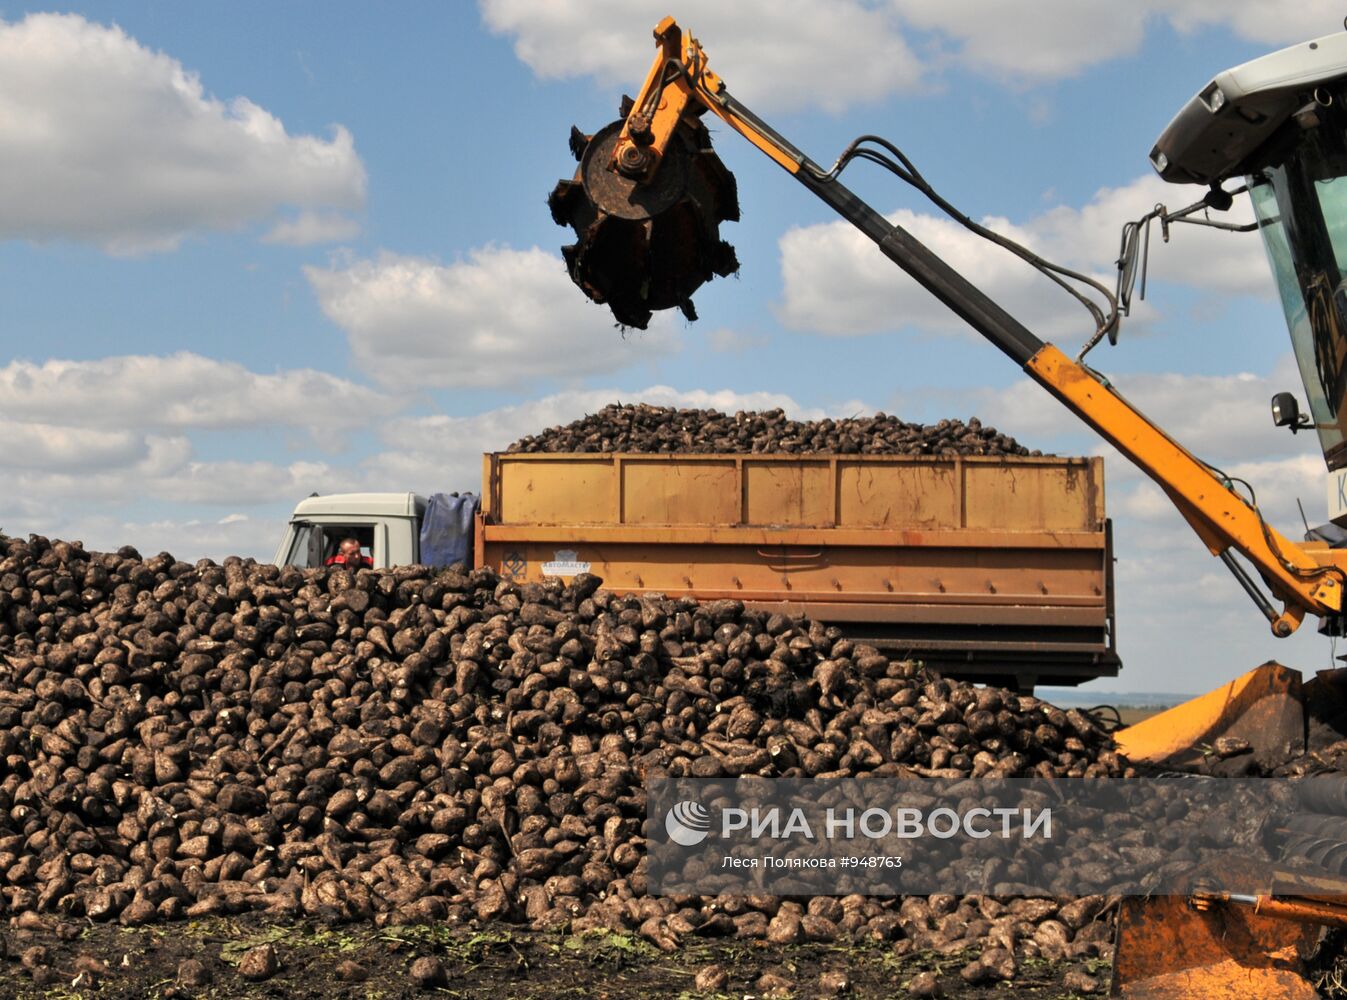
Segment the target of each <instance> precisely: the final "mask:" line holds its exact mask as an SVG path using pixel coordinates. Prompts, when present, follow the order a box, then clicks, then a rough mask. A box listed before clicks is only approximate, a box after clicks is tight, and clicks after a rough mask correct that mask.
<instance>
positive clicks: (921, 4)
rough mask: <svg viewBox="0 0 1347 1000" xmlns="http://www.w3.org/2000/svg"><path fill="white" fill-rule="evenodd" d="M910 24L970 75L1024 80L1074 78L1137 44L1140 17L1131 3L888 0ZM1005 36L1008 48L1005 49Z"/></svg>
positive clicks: (1140, 33)
mask: <svg viewBox="0 0 1347 1000" xmlns="http://www.w3.org/2000/svg"><path fill="white" fill-rule="evenodd" d="M891 5H892V7H893V8H894V9H895V10H896V11H898V12H899V13H900V14H901V16H902V18H903V20H904V21H905V22H907V24H909V25H910V26H911V27H913V28H916V29H918V30H921V31H931V32H937V33H938V34H939V35H941V36H943V37H944V38H946V39H947V40H948V41H949V43H951V44H952V45H953V46H954V51H953V57H954V58H956V59H957V60H958V61H959V62H960V63H961V64H963V65H964V66H967V67H968V68H970V69H973V70H975V71H977V72H982V73H990V74H993V75H997V74H1000V75H1006V76H1012V77H1017V78H1026V79H1042V80H1055V79H1060V78H1062V77H1070V76H1075V75H1076V74H1078V73H1080V72H1081V71H1082V70H1086V69H1089V68H1090V67H1091V66H1094V65H1096V64H1097V63H1100V62H1103V61H1105V60H1107V59H1114V58H1117V57H1118V56H1124V55H1129V54H1131V53H1133V52H1135V51H1136V50H1137V49H1138V48H1139V47H1140V45H1141V40H1142V37H1143V36H1144V34H1145V23H1146V18H1145V15H1144V13H1142V14H1139V13H1138V11H1137V9H1136V7H1135V6H1134V5H1133V4H1119V3H1110V2H1098V0H1036V2H1035V3H1034V5H1033V6H1032V7H1031V8H1025V7H1022V6H1020V5H1019V4H1008V3H996V2H984V3H976V2H974V3H968V2H965V3H949V2H948V0H892V3H891ZM1009 39H1013V40H1014V43H1013V44H1007V41H1008V40H1009Z"/></svg>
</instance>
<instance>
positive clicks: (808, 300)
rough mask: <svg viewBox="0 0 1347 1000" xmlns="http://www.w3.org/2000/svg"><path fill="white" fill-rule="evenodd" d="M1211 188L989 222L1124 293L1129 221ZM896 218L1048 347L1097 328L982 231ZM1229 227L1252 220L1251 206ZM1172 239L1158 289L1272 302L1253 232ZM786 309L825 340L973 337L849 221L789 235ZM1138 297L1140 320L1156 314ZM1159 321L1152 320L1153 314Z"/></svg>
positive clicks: (1115, 194)
mask: <svg viewBox="0 0 1347 1000" xmlns="http://www.w3.org/2000/svg"><path fill="white" fill-rule="evenodd" d="M1201 194H1202V190H1201V189H1200V188H1196V187H1193V186H1191V185H1177V186H1176V185H1172V184H1165V183H1164V182H1163V181H1161V180H1160V179H1159V178H1157V177H1151V176H1144V177H1141V178H1138V179H1137V180H1135V181H1133V182H1132V183H1130V184H1128V185H1126V186H1124V187H1121V188H1101V189H1100V190H1099V191H1098V192H1096V194H1095V195H1094V197H1093V198H1092V199H1091V200H1090V202H1089V203H1088V204H1086V205H1085V206H1084V207H1082V208H1072V207H1069V206H1057V207H1054V208H1052V209H1049V210H1048V211H1046V212H1044V213H1042V214H1040V215H1038V216H1035V217H1034V218H1031V219H1029V220H1028V221H1027V222H1024V223H1013V222H1011V221H1009V220H1007V219H1004V218H998V217H988V218H984V219H982V220H981V222H982V224H983V225H985V226H987V227H988V228H990V229H992V230H994V231H996V232H998V233H1000V234H1002V235H1004V236H1008V237H1009V238H1011V239H1012V240H1014V241H1016V242H1017V243H1021V244H1023V245H1024V246H1027V247H1028V248H1029V249H1030V250H1032V251H1034V252H1035V253H1038V254H1040V255H1041V256H1044V257H1046V258H1047V259H1049V260H1051V261H1053V262H1055V263H1058V264H1063V265H1065V266H1067V267H1070V268H1073V269H1075V270H1079V271H1084V272H1085V273H1088V274H1091V275H1092V276H1093V277H1095V278H1097V279H1098V280H1100V281H1102V282H1103V283H1104V284H1105V285H1106V286H1107V287H1110V288H1111V287H1113V283H1114V274H1115V269H1114V261H1115V259H1116V258H1117V255H1118V239H1119V234H1120V232H1121V229H1122V225H1123V223H1124V222H1127V221H1129V220H1132V219H1136V218H1139V217H1140V216H1142V215H1144V214H1145V213H1147V212H1149V211H1150V210H1151V209H1152V208H1153V207H1154V205H1155V204H1156V203H1157V202H1163V203H1164V204H1166V205H1167V206H1168V207H1169V208H1170V210H1171V211H1173V210H1176V209H1179V208H1182V207H1185V206H1187V205H1188V204H1191V203H1192V202H1194V201H1197V200H1198V199H1199V198H1200V197H1201ZM888 218H889V221H891V222H893V223H894V224H895V225H898V226H901V227H902V228H904V229H906V230H908V231H909V232H911V233H912V234H913V235H914V236H915V237H916V238H917V239H919V240H920V241H921V242H923V243H924V244H926V245H927V246H928V247H929V248H930V249H931V250H933V251H934V252H935V253H936V254H937V255H939V256H940V257H942V258H943V259H944V260H945V261H946V262H947V263H949V264H950V265H951V266H952V267H954V269H955V270H957V271H959V272H961V273H962V274H964V275H965V276H967V277H968V278H969V279H970V280H972V281H973V282H974V283H975V284H976V285H978V287H980V288H981V289H982V290H983V291H984V292H986V293H987V294H988V295H990V296H991V297H992V298H993V299H994V300H996V301H997V302H999V303H1000V304H1001V305H1002V306H1003V307H1005V308H1006V309H1007V310H1008V311H1009V312H1010V313H1011V315H1013V316H1015V317H1016V318H1017V319H1019V320H1020V321H1021V322H1023V323H1024V324H1025V325H1026V326H1028V327H1029V329H1030V330H1032V331H1034V332H1035V333H1036V334H1038V335H1039V336H1040V337H1044V338H1045V339H1064V340H1075V341H1080V340H1083V339H1084V338H1085V336H1086V335H1088V334H1089V333H1091V332H1093V325H1092V321H1091V319H1090V317H1089V315H1088V314H1087V313H1086V312H1085V311H1084V310H1083V309H1082V308H1080V307H1079V306H1078V305H1077V304H1076V302H1075V300H1074V299H1071V298H1069V297H1068V296H1067V295H1066V293H1065V292H1062V291H1060V290H1059V289H1057V287H1056V286H1055V285H1052V284H1050V283H1049V282H1048V281H1047V279H1046V278H1044V277H1042V276H1041V275H1040V274H1038V273H1037V272H1036V271H1034V270H1033V269H1032V268H1030V267H1029V265H1027V264H1026V263H1024V262H1023V261H1021V260H1020V259H1019V258H1017V257H1015V256H1013V255H1012V254H1010V253H1009V252H1008V251H1006V250H1003V249H1001V248H1000V247H998V246H996V245H995V244H993V243H991V242H989V241H987V240H984V239H982V238H981V237H979V236H976V235H974V234H973V233H972V232H970V231H968V230H967V229H965V228H963V227H962V226H960V225H959V224H958V223H956V222H953V221H952V220H950V219H948V218H946V217H944V216H936V215H933V214H925V213H918V212H914V211H911V210H909V209H900V210H899V211H897V212H894V213H893V214H892V215H890V216H888ZM1220 220H1221V221H1229V222H1234V223H1240V224H1242V223H1244V222H1248V221H1251V220H1252V209H1251V207H1250V206H1249V205H1248V202H1247V199H1244V198H1241V199H1240V200H1239V201H1237V202H1236V207H1235V208H1234V209H1232V210H1231V211H1230V212H1228V213H1225V214H1223V215H1221V216H1220ZM1173 233H1174V235H1173V239H1172V241H1171V242H1170V243H1167V244H1166V243H1163V242H1162V241H1161V239H1160V234H1159V231H1158V226H1154V227H1153V231H1152V234H1151V236H1152V239H1151V245H1150V248H1151V253H1150V267H1149V286H1150V287H1151V288H1152V289H1153V288H1155V287H1156V286H1163V285H1166V284H1185V285H1188V286H1190V287H1195V288H1199V289H1203V290H1210V291H1217V292H1234V293H1245V294H1255V295H1266V296H1269V297H1270V296H1271V295H1272V294H1273V291H1274V286H1273V284H1272V278H1271V276H1270V275H1269V274H1268V272H1267V264H1266V261H1265V259H1264V256H1263V250H1262V246H1261V244H1260V243H1259V240H1258V237H1257V236H1256V235H1255V234H1253V233H1238V234H1237V233H1228V232H1224V231H1219V230H1213V229H1209V228H1205V227H1201V226H1192V225H1175V226H1174V227H1173ZM779 246H780V250H781V278H782V286H783V287H782V295H783V298H782V302H781V305H780V307H779V309H778V315H779V317H780V319H781V321H782V323H784V324H785V325H786V326H788V327H790V328H792V329H797V330H809V331H814V332H819V333H825V334H839V335H852V334H868V333H880V332H887V331H891V330H893V329H895V328H902V329H915V330H922V331H960V332H962V331H966V330H967V329H968V327H967V326H966V325H965V324H964V322H963V321H962V320H961V319H959V318H958V317H957V316H955V315H954V314H953V313H952V312H950V311H949V310H948V309H946V308H945V307H944V306H943V305H941V304H940V303H939V302H938V301H937V300H936V299H935V298H934V297H933V296H932V295H931V294H930V293H929V292H927V291H926V290H925V289H923V288H922V287H921V286H920V285H918V284H917V283H916V281H915V280H913V279H912V278H909V277H908V276H907V274H906V273H904V272H903V271H902V270H900V269H899V268H898V267H897V266H896V265H895V264H893V263H892V262H891V261H890V260H889V259H888V258H887V257H885V256H884V255H883V254H882V253H881V252H880V251H879V248H878V247H877V246H875V245H874V243H873V242H872V241H871V240H869V239H868V238H866V237H865V236H863V235H862V234H861V233H860V231H859V230H857V229H856V228H855V227H854V226H852V225H851V224H850V223H846V222H828V223H822V224H819V225H814V226H803V227H796V228H793V229H790V230H788V231H787V232H786V233H785V235H783V236H782V237H781V239H780V242H779ZM1147 309H1148V307H1147V306H1146V304H1145V303H1142V302H1140V301H1139V300H1138V299H1134V301H1133V313H1132V318H1131V320H1130V321H1125V323H1124V328H1126V324H1127V322H1130V323H1131V324H1132V325H1134V326H1135V325H1136V324H1138V323H1140V322H1143V321H1144V320H1145V318H1146V316H1147ZM1152 315H1153V314H1152Z"/></svg>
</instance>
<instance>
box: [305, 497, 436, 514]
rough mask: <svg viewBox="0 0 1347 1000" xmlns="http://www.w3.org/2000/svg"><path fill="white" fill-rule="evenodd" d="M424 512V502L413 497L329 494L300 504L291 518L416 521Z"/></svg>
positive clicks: (308, 498) (307, 499)
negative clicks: (410, 519)
mask: <svg viewBox="0 0 1347 1000" xmlns="http://www.w3.org/2000/svg"><path fill="white" fill-rule="evenodd" d="M425 511H426V498H425V497H423V496H421V495H420V494H417V493H329V494H328V495H326V496H312V497H306V498H305V499H303V500H301V501H300V502H299V503H298V504H296V505H295V513H294V515H293V517H294V518H295V519H296V520H302V519H304V518H306V517H325V516H326V517H332V516H336V517H419V516H420V515H422V514H424V513H425Z"/></svg>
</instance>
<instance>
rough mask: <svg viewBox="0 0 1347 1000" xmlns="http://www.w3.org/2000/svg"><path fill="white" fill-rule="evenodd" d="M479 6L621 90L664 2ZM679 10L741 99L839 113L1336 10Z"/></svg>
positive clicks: (746, 3)
mask: <svg viewBox="0 0 1347 1000" xmlns="http://www.w3.org/2000/svg"><path fill="white" fill-rule="evenodd" d="M478 6H479V8H480V9H481V12H482V20H483V21H484V22H485V24H486V26H487V27H488V28H489V29H490V30H492V31H494V32H496V33H497V34H502V35H506V36H508V37H510V38H511V39H513V41H514V49H515V54H516V55H517V56H518V57H519V59H520V60H521V61H523V62H524V63H525V64H526V65H528V66H529V67H530V68H531V69H532V70H533V71H534V72H535V73H536V74H537V75H538V76H539V77H541V78H543V79H558V78H560V79H568V78H575V77H584V76H589V77H593V78H595V79H596V80H598V81H599V82H600V83H602V84H603V85H605V86H625V87H626V89H627V91H628V92H634V91H635V89H636V88H637V87H638V86H640V83H641V81H642V80H643V79H644V78H645V71H646V68H647V67H648V66H649V64H650V60H651V58H652V57H653V54H654V52H653V45H652V43H651V42H650V29H651V28H652V27H653V26H654V24H655V23H656V22H657V21H658V20H659V19H660V18H661V17H663V16H664V15H665V14H666V13H668V9H667V7H666V6H665V5H664V4H663V3H660V2H656V0H650V2H644V0H637V2H634V3H633V2H622V0H552V2H550V3H547V4H537V3H530V2H529V0H478ZM678 18H679V23H680V24H681V25H682V26H683V27H684V28H685V29H691V30H692V31H693V32H695V33H696V35H697V37H698V38H699V39H701V41H702V42H703V43H704V44H705V46H706V49H707V52H708V54H709V57H710V63H711V67H712V69H714V70H715V71H716V72H717V73H719V74H720V75H721V76H722V77H724V79H725V81H726V84H727V86H728V87H729V89H730V90H731V91H732V92H733V93H734V94H735V95H736V96H738V97H740V98H741V99H743V100H745V101H746V102H747V103H748V104H749V105H750V106H754V107H760V108H762V109H764V110H795V109H800V108H814V107H820V108H824V109H826V110H830V111H837V110H841V109H842V108H845V107H849V106H852V105H855V104H858V103H864V102H867V101H870V102H873V101H875V100H879V99H883V98H884V97H887V96H889V95H891V94H894V93H913V92H917V91H920V90H922V89H923V88H925V87H929V86H931V85H932V84H933V82H934V81H937V80H938V78H939V76H940V73H941V71H942V70H943V69H944V68H946V67H948V66H950V65H958V66H960V67H962V68H964V69H967V70H970V71H972V72H975V73H980V74H984V75H987V76H991V77H993V78H997V79H1009V80H1011V81H1014V82H1016V83H1020V84H1030V85H1032V84H1038V83H1044V82H1049V81H1053V80H1061V79H1067V78H1071V77H1075V76H1079V75H1080V74H1082V73H1085V72H1087V71H1088V70H1090V69H1091V68H1092V67H1094V66H1097V65H1099V64H1100V63H1104V62H1108V61H1110V60H1113V59H1119V58H1124V57H1127V56H1130V55H1133V54H1135V53H1136V52H1137V51H1138V50H1139V49H1140V47H1141V45H1142V42H1143V40H1144V38H1145V36H1146V33H1147V31H1148V30H1151V29H1153V28H1154V27H1155V26H1156V25H1161V24H1164V25H1167V26H1169V27H1170V28H1172V29H1174V30H1178V31H1181V32H1185V33H1191V32H1194V31H1197V30H1200V29H1204V28H1218V29H1220V28H1224V29H1227V30H1229V31H1231V32H1232V33H1233V34H1235V35H1237V36H1238V37H1240V38H1242V39H1245V40H1247V41H1251V42H1258V43H1263V44H1266V45H1268V46H1274V45H1285V44H1289V43H1292V42H1297V41H1301V40H1304V39H1309V38H1315V37H1318V36H1320V35H1326V34H1330V33H1333V32H1335V31H1337V30H1339V26H1340V25H1341V23H1342V11H1341V10H1340V9H1339V5H1338V4H1336V3H1334V2H1332V0H1305V2H1302V3H1298V4H1296V5H1294V7H1288V6H1287V5H1285V4H1272V3H1268V2H1267V0H1231V2H1228V3H1221V4H1213V3H1211V2H1210V0H1136V2H1133V3H1130V4H1119V3H1116V2H1113V0H1038V2H1037V3H1035V4H1033V5H1032V7H1025V6H1024V5H1020V4H1010V3H1005V2H1002V0H965V2H962V3H950V2H948V0H887V2H864V0H831V2H830V3H827V4H817V3H808V2H806V0H784V2H769V0H740V2H738V3H734V4H726V3H716V2H714V0H685V2H684V3H683V4H682V5H681V6H680V8H679V11H678ZM1007 39H1013V44H1008V43H1007ZM918 52H920V53H921V55H920V57H919V56H918V55H917V54H916V53H918ZM839 67H845V70H844V71H842V72H839V69H838V68H839ZM1225 68H1226V67H1224V66H1210V67H1207V68H1205V69H1200V70H1199V72H1206V73H1208V74H1209V75H1210V74H1214V73H1216V72H1217V71H1219V70H1222V69H1225Z"/></svg>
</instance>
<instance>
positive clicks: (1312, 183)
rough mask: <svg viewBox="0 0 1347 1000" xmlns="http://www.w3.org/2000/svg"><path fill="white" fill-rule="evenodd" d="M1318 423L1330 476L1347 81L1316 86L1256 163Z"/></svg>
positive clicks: (1342, 373)
mask: <svg viewBox="0 0 1347 1000" xmlns="http://www.w3.org/2000/svg"><path fill="white" fill-rule="evenodd" d="M1250 167H1251V169H1250V172H1249V174H1248V175H1247V177H1248V181H1247V183H1248V186H1249V195H1250V197H1251V198H1252V199H1253V205H1254V213H1255V215H1256V217H1257V219H1258V223H1259V232H1260V233H1261V234H1262V237H1263V246H1264V248H1265V249H1266V250H1267V256H1268V263H1269V264H1270V265H1271V267H1272V273H1273V275H1274V277H1275V278H1276V281H1277V291H1278V293H1279V295H1280V298H1281V303H1282V309H1283V311H1284V312H1285V314H1286V325H1287V328H1288V329H1289V330H1290V333H1291V344H1292V347H1293V348H1294V349H1295V356H1296V363H1297V365H1298V366H1299V368H1300V377H1301V380H1302V381H1303V382H1304V384H1305V394H1306V396H1307V398H1308V400H1309V411H1310V412H1309V416H1310V420H1309V422H1310V423H1312V424H1313V426H1314V428H1315V429H1316V431H1317V432H1318V435H1319V443H1320V446H1321V447H1322V449H1323V453H1324V461H1325V462H1326V463H1327V465H1328V468H1329V470H1330V471H1333V470H1337V469H1341V468H1343V467H1347V405H1344V394H1347V285H1345V284H1344V276H1345V275H1347V82H1345V81H1342V80H1339V81H1336V82H1334V83H1333V84H1332V85H1329V86H1322V87H1319V88H1316V92H1315V94H1314V95H1313V96H1312V97H1311V100H1310V101H1309V102H1307V103H1306V105H1305V106H1304V107H1303V108H1302V109H1301V110H1300V111H1299V112H1298V113H1297V114H1296V115H1293V116H1292V118H1291V120H1289V121H1287V122H1286V123H1285V124H1284V125H1283V126H1282V127H1281V129H1279V130H1278V133H1277V134H1276V135H1274V137H1273V139H1272V140H1271V141H1270V142H1269V143H1268V144H1267V146H1266V147H1265V148H1264V149H1263V150H1261V151H1260V152H1259V154H1257V160H1256V161H1255V162H1253V163H1251V164H1250Z"/></svg>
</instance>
